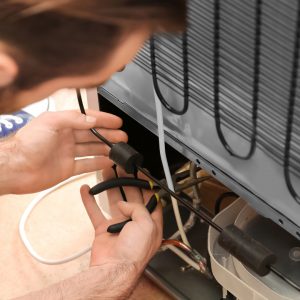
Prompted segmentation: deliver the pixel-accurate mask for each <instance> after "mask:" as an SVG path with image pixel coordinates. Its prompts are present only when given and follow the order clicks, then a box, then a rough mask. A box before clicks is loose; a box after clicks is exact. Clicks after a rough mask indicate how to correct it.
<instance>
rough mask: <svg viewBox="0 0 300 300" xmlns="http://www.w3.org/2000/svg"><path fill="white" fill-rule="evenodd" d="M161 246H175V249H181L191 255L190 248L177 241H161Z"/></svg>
mask: <svg viewBox="0 0 300 300" xmlns="http://www.w3.org/2000/svg"><path fill="white" fill-rule="evenodd" d="M161 245H162V246H168V245H171V246H175V247H177V248H180V249H182V250H184V251H187V252H189V253H192V248H191V247H189V246H188V245H186V244H185V243H183V242H180V241H178V240H163V241H162V243H161Z"/></svg>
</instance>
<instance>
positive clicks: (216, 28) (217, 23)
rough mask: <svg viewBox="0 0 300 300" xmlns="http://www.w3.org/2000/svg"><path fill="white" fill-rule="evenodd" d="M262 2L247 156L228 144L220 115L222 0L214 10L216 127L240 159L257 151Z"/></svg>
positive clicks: (258, 1) (259, 2)
mask: <svg viewBox="0 0 300 300" xmlns="http://www.w3.org/2000/svg"><path fill="white" fill-rule="evenodd" d="M261 6H262V0H256V13H255V14H256V17H255V45H254V47H255V51H254V78H253V96H252V106H253V110H252V135H251V140H250V149H249V152H248V153H247V154H246V155H240V154H237V153H235V152H234V151H233V150H232V148H231V146H230V145H229V144H228V143H227V141H226V138H225V136H224V133H223V131H222V128H221V126H222V124H221V115H220V0H215V8H214V22H215V23H214V114H215V125H216V130H217V133H218V136H219V139H220V141H221V143H222V145H223V146H224V148H225V149H226V150H227V152H228V153H229V154H230V155H232V156H234V157H237V158H240V159H245V160H247V159H249V158H251V157H252V156H253V154H254V152H255V149H256V139H257V115H258V97H259V74H260V45H261V15H262V9H261Z"/></svg>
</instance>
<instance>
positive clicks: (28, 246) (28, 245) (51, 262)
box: [19, 174, 91, 265]
mask: <svg viewBox="0 0 300 300" xmlns="http://www.w3.org/2000/svg"><path fill="white" fill-rule="evenodd" d="M87 176H88V175H86V174H84V175H78V176H75V177H72V178H69V179H67V180H65V181H63V182H61V183H59V184H58V185H56V186H54V187H52V188H50V189H48V190H46V191H43V192H41V193H39V194H38V195H37V196H36V197H35V198H34V199H33V200H32V201H31V203H30V204H29V205H28V206H27V208H26V209H25V211H24V213H23V214H22V216H21V219H20V222H19V235H20V238H21V240H22V242H23V244H24V246H25V248H26V249H27V251H28V252H29V254H30V255H31V256H32V257H33V258H34V259H36V260H37V261H39V262H40V263H42V264H46V265H60V264H64V263H67V262H69V261H72V260H74V259H77V258H78V257H80V256H82V255H84V254H86V253H87V252H89V251H90V250H91V247H87V248H85V249H83V250H81V251H79V252H77V253H75V254H73V255H71V256H68V257H65V258H62V259H56V260H52V259H47V258H44V257H42V256H41V255H39V254H38V253H37V252H36V251H35V249H34V248H33V246H32V244H31V243H30V241H29V239H28V237H27V233H26V230H25V226H26V223H27V220H28V218H29V217H30V215H31V214H32V212H33V210H34V209H35V207H36V206H37V205H38V204H39V203H40V202H41V201H42V200H43V199H44V198H45V197H46V196H48V195H50V194H51V193H53V192H54V191H55V190H57V189H60V188H61V187H63V186H65V185H66V184H68V183H70V182H73V181H76V180H78V179H80V178H84V177H87Z"/></svg>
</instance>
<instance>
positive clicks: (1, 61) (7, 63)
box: [0, 50, 18, 88]
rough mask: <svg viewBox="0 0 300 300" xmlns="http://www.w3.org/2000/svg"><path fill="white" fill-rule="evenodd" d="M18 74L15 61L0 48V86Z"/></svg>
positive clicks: (5, 84) (10, 81)
mask: <svg viewBox="0 0 300 300" xmlns="http://www.w3.org/2000/svg"><path fill="white" fill-rule="evenodd" d="M17 74H18V65H17V63H16V61H15V60H14V59H13V58H12V57H11V56H10V55H9V54H7V53H5V52H1V50H0V88H3V87H5V86H8V85H10V84H11V83H12V82H13V81H14V80H15V78H16V76H17Z"/></svg>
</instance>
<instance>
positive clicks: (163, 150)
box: [154, 91, 190, 246]
mask: <svg viewBox="0 0 300 300" xmlns="http://www.w3.org/2000/svg"><path fill="white" fill-rule="evenodd" d="M154 98H155V107H156V117H157V128H158V138H159V152H160V157H161V161H162V165H163V169H164V173H165V177H166V180H167V185H168V188H169V189H170V190H172V191H174V184H173V180H172V175H171V172H170V168H169V165H168V160H167V155H166V145H165V132H164V120H163V111H162V105H161V103H160V100H159V99H158V97H157V95H156V92H155V91H154ZM171 200H172V206H173V210H174V215H175V219H176V223H177V226H178V230H179V232H180V236H181V239H182V241H183V242H184V243H185V244H186V245H188V246H190V243H189V241H188V239H187V237H186V234H185V231H184V227H183V224H182V219H181V215H180V211H179V207H178V203H177V200H176V199H174V198H173V197H171Z"/></svg>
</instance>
